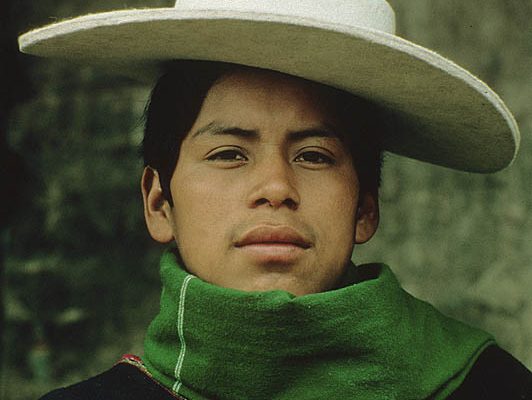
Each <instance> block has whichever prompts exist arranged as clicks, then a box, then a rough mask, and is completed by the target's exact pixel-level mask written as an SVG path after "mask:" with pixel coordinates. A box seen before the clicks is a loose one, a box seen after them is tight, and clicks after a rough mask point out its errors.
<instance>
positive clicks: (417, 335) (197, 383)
mask: <svg viewBox="0 0 532 400" xmlns="http://www.w3.org/2000/svg"><path fill="white" fill-rule="evenodd" d="M372 274H373V275H374V276H373V277H371V276H370V275H372ZM161 276H162V281H163V292H162V297H161V310H160V313H159V315H158V316H157V317H156V318H155V319H154V321H153V322H152V323H151V325H150V327H149V329H148V333H147V337H146V341H145V354H144V357H143V361H144V363H145V365H146V367H147V369H148V371H149V372H150V373H151V374H152V376H153V377H154V378H155V379H156V380H158V381H159V382H160V383H161V384H163V385H164V386H166V387H167V388H169V389H171V390H173V391H174V392H176V393H178V394H180V395H181V396H183V397H185V398H187V399H291V400H293V399H297V400H299V399H305V400H306V399H379V400H383V399H408V400H412V399H425V398H431V399H444V398H446V397H447V396H448V395H449V394H450V393H451V392H452V391H453V390H454V389H456V388H457V387H458V386H459V385H460V383H462V381H463V379H464V377H465V375H466V374H467V372H468V371H469V369H470V368H471V366H472V364H473V363H474V361H475V360H476V358H477V357H478V355H479V354H480V353H481V352H482V350H484V349H485V348H486V346H488V345H490V344H492V343H493V341H492V339H491V337H490V336H489V335H488V334H487V333H484V332H482V331H479V330H476V329H473V328H471V327H469V326H467V325H464V324H462V323H460V322H458V321H455V320H453V319H450V318H447V317H445V316H443V315H442V314H440V313H439V312H438V311H437V310H436V309H434V308H433V307H432V306H430V305H429V304H427V303H424V302H422V301H420V300H417V299H415V298H413V297H412V296H410V295H409V294H408V293H406V292H405V291H404V290H403V289H401V287H400V286H399V284H398V282H397V280H396V278H395V277H394V275H393V274H392V272H391V270H390V269H389V268H388V267H387V266H385V265H381V264H369V265H365V266H359V267H355V266H352V268H351V269H350V272H349V276H348V282H346V286H345V287H342V288H339V289H336V290H332V291H328V292H324V293H317V294H310V295H305V296H300V297H295V296H293V295H291V294H289V293H287V292H284V291H279V290H277V291H269V292H244V291H239V290H233V289H226V288H221V287H218V286H215V285H212V284H209V283H206V282H204V281H202V280H200V279H199V278H197V277H195V276H193V275H190V274H189V273H187V272H186V271H185V270H184V269H183V268H182V267H181V266H179V265H178V263H177V257H176V256H175V255H174V254H173V253H172V252H167V253H165V254H164V256H163V258H162V260H161Z"/></svg>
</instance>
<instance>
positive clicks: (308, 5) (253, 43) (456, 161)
mask: <svg viewBox="0 0 532 400" xmlns="http://www.w3.org/2000/svg"><path fill="white" fill-rule="evenodd" d="M19 44H20V49H21V51H23V52H25V53H29V54H35V55H39V56H47V57H58V58H62V59H68V60H77V61H80V62H83V63H91V64H100V65H104V66H107V67H109V68H113V69H117V68H118V69H119V70H122V71H123V72H124V73H128V72H129V73H130V72H131V71H132V70H134V71H143V72H145V73H146V74H148V75H149V74H153V73H155V71H156V70H157V68H158V67H159V66H160V65H162V62H163V61H167V60H175V59H193V60H211V61H224V62H231V63H236V64H243V65H248V66H253V67H259V68H265V69H271V70H275V71H280V72H284V73H287V74H290V75H294V76H298V77H302V78H306V79H309V80H312V81H316V82H320V83H323V84H326V85H329V86H333V87H336V88H339V89H343V90H345V91H347V92H351V93H353V94H355V95H357V96H360V97H363V98H366V99H369V100H371V101H373V102H375V103H377V104H380V105H381V106H383V107H384V108H386V109H388V110H390V111H391V114H392V115H393V117H391V121H393V122H392V125H393V127H392V129H390V130H389V131H388V132H386V133H384V134H383V136H382V138H381V142H382V144H383V147H384V149H385V150H388V151H391V152H393V153H397V154H401V155H404V156H407V157H411V158H415V159H418V160H422V161H427V162H430V163H433V164H438V165H443V166H446V167H450V168H455V169H460V170H465V171H473V172H493V171H497V170H500V169H502V168H504V167H506V166H507V165H509V164H510V163H511V162H512V161H513V159H514V157H515V155H516V154H517V150H518V148H519V141H520V134H519V128H518V127H517V124H516V122H515V119H514V118H513V116H512V114H511V113H510V111H509V110H508V108H507V107H506V105H505V104H504V103H503V102H502V100H501V99H500V98H499V97H498V96H497V94H496V93H495V92H493V91H492V90H491V89H490V88H489V87H488V86H487V85H486V84H484V83H483V82H482V81H480V80H479V79H477V78H475V77H474V76H473V75H471V74H470V73H469V72H467V71H466V70H464V69H462V68H461V67H459V66H457V65H456V64H454V63H453V62H451V61H449V60H447V59H446V58H444V57H442V56H440V55H438V54H436V53H434V52H432V51H430V50H428V49H425V48H423V47H420V46H418V45H416V44H414V43H411V42H409V41H406V40H404V39H401V38H399V37H397V36H395V15H394V12H393V10H392V8H391V7H390V5H389V4H388V3H387V2H386V1H385V0H177V1H176V5H175V7H174V8H152V9H128V10H120V11H113V12H105V13H99V14H90V15H85V16H81V17H78V18H74V19H71V20H66V21H63V22H59V23H55V24H52V25H49V26H45V27H43V28H39V29H36V30H33V31H30V32H28V33H26V34H24V35H22V36H21V37H20V38H19Z"/></svg>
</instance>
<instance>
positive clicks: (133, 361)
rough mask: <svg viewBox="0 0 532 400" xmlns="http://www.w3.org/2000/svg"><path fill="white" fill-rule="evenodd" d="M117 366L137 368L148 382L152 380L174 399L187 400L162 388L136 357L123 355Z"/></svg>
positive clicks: (164, 387)
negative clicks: (128, 365) (126, 365)
mask: <svg viewBox="0 0 532 400" xmlns="http://www.w3.org/2000/svg"><path fill="white" fill-rule="evenodd" d="M117 364H130V365H133V366H134V367H136V368H138V369H139V370H140V371H141V372H142V373H143V374H144V375H146V376H147V377H148V378H149V379H150V380H152V381H153V382H154V383H155V384H157V385H158V386H159V387H160V388H161V389H163V390H165V391H166V392H168V393H169V394H170V395H171V396H172V397H174V398H176V399H177V400H188V399H186V398H185V397H183V396H181V395H178V394H176V393H174V392H173V391H171V390H170V389H168V388H167V387H166V386H163V385H161V384H160V383H159V382H158V381H156V380H155V379H154V378H153V376H152V375H151V374H150V371H148V369H147V368H146V366H145V365H144V363H143V362H142V359H141V358H140V357H139V356H137V355H135V354H124V355H123V356H122V357H121V358H120V360H118V361H117V363H116V364H115V365H117Z"/></svg>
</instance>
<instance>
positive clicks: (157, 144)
mask: <svg viewBox="0 0 532 400" xmlns="http://www.w3.org/2000/svg"><path fill="white" fill-rule="evenodd" d="M238 68H243V67H242V66H238V65H235V64H228V63H220V62H209V61H174V62H172V63H171V64H169V65H168V66H167V72H166V73H165V74H164V75H162V76H161V78H160V79H159V80H158V82H157V84H156V85H155V87H154V88H153V90H152V93H151V97H150V100H149V101H148V103H147V105H146V109H145V128H144V139H143V141H142V146H141V154H142V156H143V158H144V165H145V166H149V167H151V168H153V169H155V170H157V172H158V173H159V177H160V181H161V187H162V191H163V195H164V197H165V199H166V200H167V201H168V202H169V204H170V205H171V206H173V201H172V196H171V192H170V180H171V178H172V174H173V172H174V169H175V167H176V165H177V160H178V158H179V151H180V148H181V143H182V141H183V140H184V139H185V137H186V135H187V133H188V132H189V131H190V129H191V128H192V125H193V124H194V122H195V120H196V118H197V116H198V114H199V111H200V109H201V105H202V104H203V101H204V100H205V97H206V95H207V92H208V91H209V89H210V88H211V87H212V86H213V85H214V84H215V83H216V81H217V80H219V79H220V78H221V77H222V76H223V75H225V74H227V73H229V72H231V71H232V70H235V69H238ZM330 89H331V90H332V92H334V96H333V97H334V101H335V103H336V104H335V106H336V107H337V110H338V112H339V113H340V115H341V117H342V118H348V121H349V120H354V119H356V129H357V132H359V133H360V134H356V135H350V136H349V138H347V141H346V144H347V145H349V146H350V148H351V152H352V154H353V159H354V163H355V169H356V171H357V174H358V179H359V181H360V187H361V190H374V191H377V190H378V187H379V186H380V180H381V167H382V150H381V148H380V145H379V141H378V136H379V135H378V133H379V126H378V124H379V121H380V120H381V118H380V115H379V114H378V113H379V111H378V110H377V108H376V106H374V105H373V104H371V103H370V102H368V101H365V100H362V99H360V98H357V97H355V96H353V95H351V94H349V93H346V92H344V91H341V90H338V89H333V88H330Z"/></svg>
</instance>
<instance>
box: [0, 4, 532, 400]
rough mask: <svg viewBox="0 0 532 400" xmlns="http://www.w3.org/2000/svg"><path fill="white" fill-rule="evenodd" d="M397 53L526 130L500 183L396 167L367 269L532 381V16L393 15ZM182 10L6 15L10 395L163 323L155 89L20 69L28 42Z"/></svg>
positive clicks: (0, 211)
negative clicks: (427, 57)
mask: <svg viewBox="0 0 532 400" xmlns="http://www.w3.org/2000/svg"><path fill="white" fill-rule="evenodd" d="M390 3H391V4H392V5H393V6H394V8H395V9H396V12H397V18H398V32H399V34H400V35H401V36H403V37H405V38H407V39H410V40H412V41H415V42H417V43H419V44H421V45H424V46H427V47H429V48H432V49H434V50H436V51H438V52H439V53H441V54H442V55H444V56H447V57H449V58H451V59H452V60H454V61H456V62H457V63H458V64H459V65H461V66H463V67H465V68H467V69H470V70H471V71H472V72H474V73H475V74H476V75H478V76H479V77H480V78H481V79H483V80H484V81H486V82H488V83H489V84H490V85H491V86H492V87H493V88H494V89H495V90H496V91H497V92H498V93H499V94H500V95H501V97H502V98H503V99H504V100H505V101H506V102H507V104H508V106H509V107H510V109H511V110H512V111H513V112H514V114H515V116H516V118H517V121H518V123H519V125H520V127H521V131H522V136H523V140H522V145H521V152H520V155H519V157H518V158H517V160H516V162H515V163H514V164H513V166H512V167H511V168H509V169H507V170H505V171H503V172H500V173H497V174H494V175H486V176H483V175H476V174H468V173H462V172H454V171H451V170H448V169H445V168H441V167H435V166H431V165H428V164H423V163H420V162H417V161H409V160H407V159H401V158H399V157H396V156H393V155H388V156H387V158H386V162H385V168H384V183H383V187H382V194H381V201H382V204H381V207H382V217H381V226H380V230H379V232H378V234H377V235H376V237H375V239H373V240H372V241H371V242H370V243H369V244H366V245H364V246H361V247H358V248H357V249H356V250H355V253H354V255H353V259H354V261H355V262H356V263H363V262H370V261H383V262H386V263H388V264H389V265H390V266H391V267H392V269H393V270H394V271H395V272H396V274H397V275H398V276H399V278H400V280H401V282H402V284H403V285H404V287H405V288H406V289H407V290H408V291H409V292H411V293H413V294H414V295H416V296H418V297H420V298H422V299H425V300H427V301H429V302H431V303H432V304H434V305H435V306H436V307H438V308H439V309H440V310H441V311H443V312H444V313H446V314H448V315H451V316H453V317H455V318H458V319H460V320H463V321H466V322H468V323H469V324H471V325H474V326H478V327H480V328H482V329H485V330H487V331H489V332H491V333H492V334H493V335H494V336H495V337H496V338H497V340H498V341H499V343H500V345H501V346H502V347H504V348H505V349H507V350H508V351H510V352H511V353H512V354H514V356H515V357H517V358H518V359H520V360H521V361H522V362H523V363H524V364H525V365H527V366H528V367H529V368H531V367H532V290H531V288H532V268H531V267H530V264H531V263H532V214H531V213H530V210H531V206H532V190H531V189H532V182H531V176H532V172H531V171H532V144H531V142H530V140H529V137H530V133H531V130H532V109H531V104H532V103H531V100H530V97H531V93H532V28H531V25H530V22H529V21H530V19H531V18H532V2H530V1H521V0H469V1H467V2H464V1H462V0H446V1H442V0H439V1H438V0H408V1H406V0H394V1H390ZM172 5H173V1H171V0H170V1H162V0H161V1H139V0H93V1H90V2H81V1H73V0H53V1H52V0H40V1H38V2H36V1H30V0H18V1H16V2H15V1H14V0H4V1H3V2H2V3H1V5H0V11H1V13H0V18H1V24H0V27H1V29H2V35H1V39H0V40H1V41H2V48H1V51H2V55H1V59H0V67H1V68H2V70H1V72H2V73H1V75H0V78H1V79H2V80H3V81H2V84H1V86H0V91H1V92H0V93H1V103H0V134H1V137H0V162H1V168H0V173H1V185H2V186H1V187H2V196H1V203H0V204H1V207H0V218H1V220H0V227H1V232H0V291H1V292H0V293H1V299H2V307H1V308H0V309H1V313H0V326H1V327H2V328H1V329H2V346H1V348H0V351H1V355H0V357H1V360H2V364H1V388H0V397H1V398H5V399H13V400H15V399H35V398H37V397H39V396H40V395H42V394H43V393H45V392H46V391H49V390H51V389H52V388H55V387H58V386H61V385H66V384H70V383H73V382H75V381H77V380H81V379H85V378H87V377H89V376H90V375H94V374H96V373H98V372H101V371H103V370H105V369H107V368H109V367H110V366H111V365H112V364H113V363H114V362H115V361H116V360H117V359H118V358H119V357H120V356H121V355H122V354H123V353H137V354H142V340H143V336H144V332H145V329H146V327H147V325H148V323H149V322H150V320H151V319H152V318H153V317H154V315H155V314H156V312H157V310H158V297H159V290H160V286H159V276H158V258H159V256H160V254H161V252H162V250H163V248H162V247H161V246H158V245H156V244H154V243H153V242H152V241H151V239H150V238H149V236H148V235H147V233H146V232H145V228H144V222H143V217H142V206H141V197H140V190H139V185H138V182H139V179H140V174H141V169H142V163H141V161H140V159H139V157H138V155H137V151H138V145H139V143H140V141H141V136H142V112H143V108H144V105H145V101H146V99H147V95H148V92H149V89H150V88H149V87H146V86H140V85H139V84H136V83H134V82H132V81H128V80H126V79H118V78H110V77H109V76H107V75H105V74H103V73H102V72H101V71H98V70H94V69H91V68H90V67H85V66H72V65H67V64H65V63H63V62H58V61H52V60H41V59H37V58H33V57H30V56H24V55H20V54H18V52H17V45H16V37H17V35H18V34H20V33H22V32H24V31H26V30H28V29H30V28H33V27H37V26H40V25H42V24H46V23H51V22H55V21H57V20H60V19H62V18H65V17H70V16H77V15H80V14H83V13H88V12H97V11H106V10H111V9H117V8H124V7H158V6H172Z"/></svg>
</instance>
